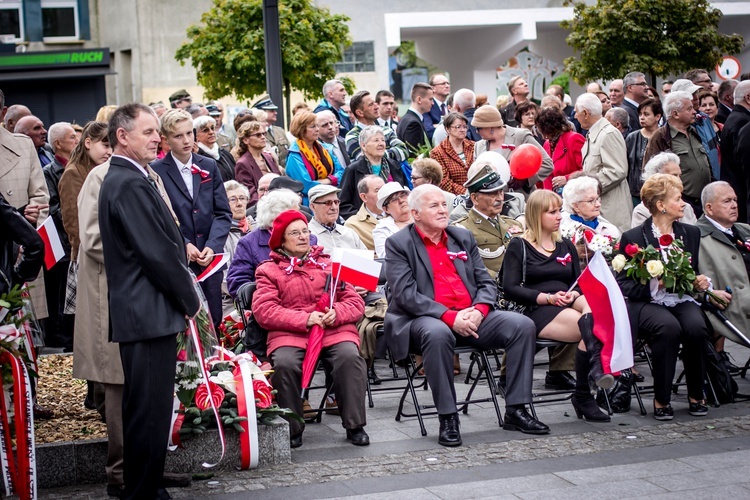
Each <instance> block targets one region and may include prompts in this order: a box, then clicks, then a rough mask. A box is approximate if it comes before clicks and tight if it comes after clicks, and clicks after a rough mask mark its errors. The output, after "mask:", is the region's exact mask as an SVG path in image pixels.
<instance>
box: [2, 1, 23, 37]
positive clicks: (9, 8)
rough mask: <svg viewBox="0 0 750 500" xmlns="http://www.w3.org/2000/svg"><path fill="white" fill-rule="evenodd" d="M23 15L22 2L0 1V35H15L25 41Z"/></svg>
mask: <svg viewBox="0 0 750 500" xmlns="http://www.w3.org/2000/svg"><path fill="white" fill-rule="evenodd" d="M22 19H23V14H22V11H21V2H20V1H17V2H16V1H7V0H5V1H0V35H13V38H14V39H15V40H14V41H16V42H20V41H23V22H22Z"/></svg>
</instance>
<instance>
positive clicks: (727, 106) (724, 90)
mask: <svg viewBox="0 0 750 500" xmlns="http://www.w3.org/2000/svg"><path fill="white" fill-rule="evenodd" d="M738 83H739V82H738V81H737V80H724V81H723V82H721V85H719V91H718V94H719V111H718V112H717V113H716V123H726V121H727V118H729V113H731V112H732V108H734V89H735V87H737V84H738Z"/></svg>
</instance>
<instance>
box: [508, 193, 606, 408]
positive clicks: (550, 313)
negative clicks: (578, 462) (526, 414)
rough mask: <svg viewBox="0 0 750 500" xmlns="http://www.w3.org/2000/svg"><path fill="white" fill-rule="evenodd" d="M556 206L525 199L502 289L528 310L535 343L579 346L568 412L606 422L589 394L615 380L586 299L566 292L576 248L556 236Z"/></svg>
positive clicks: (548, 199) (576, 270)
mask: <svg viewBox="0 0 750 500" xmlns="http://www.w3.org/2000/svg"><path fill="white" fill-rule="evenodd" d="M561 207H562V198H560V196H558V195H557V193H555V192H553V191H547V190H537V191H534V192H533V193H532V194H531V196H529V199H528V202H527V203H526V227H527V228H528V229H527V230H526V232H525V233H524V234H523V236H522V237H521V238H513V239H512V240H511V241H510V244H509V245H508V249H507V251H506V253H505V261H504V262H503V289H504V291H505V297H506V298H507V299H509V300H514V301H516V302H518V303H520V304H525V305H526V306H527V307H528V308H527V310H526V315H527V316H529V318H531V319H532V320H533V321H534V323H535V324H536V328H537V335H538V336H539V337H540V338H543V339H551V340H559V341H562V342H579V344H578V351H577V352H576V359H575V368H576V389H575V393H574V395H573V398H572V400H571V401H572V403H573V408H574V409H575V411H576V414H577V415H578V418H585V419H586V420H592V421H597V422H609V420H610V418H609V415H607V414H606V413H602V412H601V410H600V409H599V407H598V406H597V404H596V401H595V400H594V397H593V395H592V394H595V393H596V389H597V387H602V388H605V389H606V388H609V387H611V386H612V384H613V383H614V378H613V377H612V375H610V374H605V373H604V372H603V370H602V363H601V349H602V345H601V343H600V342H599V340H598V339H597V338H596V337H595V336H594V331H593V328H594V320H593V317H592V316H591V309H590V308H589V305H588V302H586V298H585V297H584V296H583V295H582V294H581V291H580V290H579V289H578V288H577V287H574V288H573V289H572V290H571V291H568V290H570V287H571V285H573V283H574V282H575V281H576V279H577V278H578V275H579V274H580V273H581V268H580V266H579V263H578V258H577V255H578V254H577V251H576V247H575V245H573V243H572V242H571V241H570V240H567V239H562V238H560V235H559V232H558V231H559V229H560V221H561V220H562V215H561V213H560V209H561ZM524 260H525V261H526V262H525V264H526V266H525V267H526V276H525V279H524V276H523V272H524V271H523V268H524ZM587 351H588V352H587Z"/></svg>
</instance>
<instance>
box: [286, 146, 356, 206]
mask: <svg viewBox="0 0 750 500" xmlns="http://www.w3.org/2000/svg"><path fill="white" fill-rule="evenodd" d="M318 144H320V145H321V146H323V147H324V148H325V149H326V151H328V154H329V155H330V156H331V159H332V160H333V173H332V174H331V175H330V176H328V178H329V179H331V183H332V184H333V185H334V186H338V185H339V182H340V181H341V177H342V176H343V175H344V167H342V166H341V163H339V160H338V158H336V154H335V153H334V152H333V146H331V145H330V144H326V143H324V142H320V141H318ZM286 175H287V176H289V177H291V178H292V179H294V180H296V181H300V182H301V183H302V184H303V186H304V187H303V188H302V193H303V194H304V197H303V199H302V203H303V204H304V205H305V206H308V205H309V204H310V203H309V201H308V199H307V192H308V191H309V190H310V188H312V187H313V186H317V185H318V184H320V183H319V182H318V180H317V179H313V178H311V177H310V173H309V172H308V171H307V167H305V163H304V161H302V153H300V150H299V146H298V145H297V141H294V142H293V143H292V146H291V147H290V148H289V155H288V156H287V157H286Z"/></svg>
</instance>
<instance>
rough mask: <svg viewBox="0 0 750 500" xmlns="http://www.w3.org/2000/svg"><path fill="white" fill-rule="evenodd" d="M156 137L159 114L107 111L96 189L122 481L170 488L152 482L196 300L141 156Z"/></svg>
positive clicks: (178, 238) (174, 230)
mask: <svg viewBox="0 0 750 500" xmlns="http://www.w3.org/2000/svg"><path fill="white" fill-rule="evenodd" d="M160 141H161V138H160V137H159V120H158V118H157V117H156V114H155V113H154V111H153V110H152V109H151V108H149V107H148V106H146V105H144V104H127V105H125V106H121V107H119V108H117V109H116V110H115V112H114V113H113V114H112V117H111V118H110V120H109V143H110V144H111V145H112V147H113V149H114V154H113V155H112V158H111V160H110V167H109V171H108V172H107V175H106V176H105V177H104V181H103V182H102V187H101V191H100V193H99V227H100V230H101V237H102V249H103V252H104V268H105V271H106V274H107V285H108V288H109V311H110V315H109V317H110V339H111V340H112V341H113V342H117V343H119V344H120V358H121V360H122V368H123V373H124V375H125V387H124V391H123V397H122V421H123V438H124V441H123V442H124V476H125V491H124V493H123V496H122V498H128V499H131V498H132V499H136V498H137V499H149V500H150V499H153V498H160V499H162V498H170V497H169V494H168V493H167V492H166V490H163V489H161V488H160V483H161V480H162V475H163V472H164V460H165V458H166V443H167V440H168V438H169V431H170V428H169V427H170V420H171V413H172V411H171V410H172V394H173V389H174V377H175V364H176V357H177V333H178V332H184V331H185V328H186V326H187V321H186V319H187V318H189V317H193V316H195V315H196V314H197V312H198V310H199V307H200V303H199V300H198V296H197V294H196V292H195V288H194V285H193V278H192V277H191V275H190V273H189V272H188V268H187V251H186V248H185V242H184V239H183V237H182V235H181V234H180V230H179V228H178V227H177V224H176V222H175V220H174V218H173V217H172V214H171V212H170V210H169V208H167V204H166V202H165V200H164V199H162V195H161V192H160V191H159V189H158V187H157V185H156V182H155V181H154V180H153V179H151V178H150V177H149V176H148V174H147V169H146V166H147V165H148V163H149V162H151V161H153V160H154V159H155V158H156V149H157V146H158V144H159V142H160Z"/></svg>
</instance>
